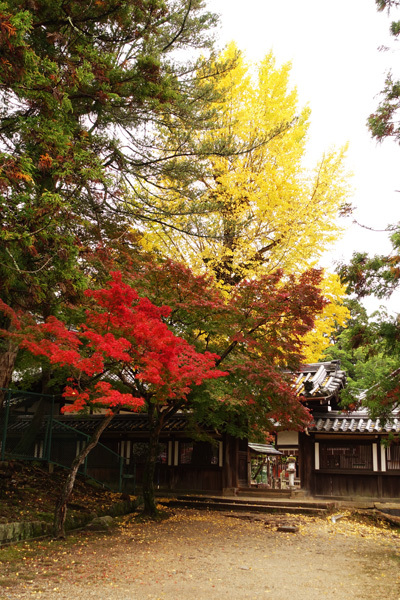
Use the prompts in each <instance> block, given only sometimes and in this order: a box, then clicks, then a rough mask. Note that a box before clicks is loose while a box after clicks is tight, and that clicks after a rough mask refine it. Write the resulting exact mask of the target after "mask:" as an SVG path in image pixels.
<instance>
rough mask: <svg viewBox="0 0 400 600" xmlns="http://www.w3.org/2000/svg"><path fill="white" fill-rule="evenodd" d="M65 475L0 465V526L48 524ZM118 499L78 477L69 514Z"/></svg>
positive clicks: (39, 468)
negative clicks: (34, 522) (24, 522)
mask: <svg viewBox="0 0 400 600" xmlns="http://www.w3.org/2000/svg"><path fill="white" fill-rule="evenodd" d="M66 476H67V471H66V470H65V469H61V468H56V469H55V470H54V472H53V473H49V472H48V471H47V470H46V469H45V468H43V467H42V466H41V465H40V464H34V463H30V464H26V463H23V462H18V461H13V462H8V463H3V464H2V465H1V466H0V507H1V509H0V523H12V522H18V521H25V520H31V521H34V520H39V521H48V522H52V521H53V513H54V507H55V505H56V501H57V498H58V496H59V494H60V491H61V488H62V485H63V483H64V481H65V478H66ZM120 496H121V495H120V494H114V493H112V492H108V491H106V490H104V489H102V488H101V487H100V486H95V485H92V484H90V483H87V482H86V481H85V480H84V479H83V478H80V477H78V478H77V480H76V484H75V487H74V491H73V499H72V502H71V504H70V505H69V510H70V514H71V513H73V512H75V513H80V514H92V513H96V512H104V511H106V510H107V507H109V506H111V505H112V504H113V503H114V502H115V501H116V500H117V499H118V498H120ZM0 598H1V595H0Z"/></svg>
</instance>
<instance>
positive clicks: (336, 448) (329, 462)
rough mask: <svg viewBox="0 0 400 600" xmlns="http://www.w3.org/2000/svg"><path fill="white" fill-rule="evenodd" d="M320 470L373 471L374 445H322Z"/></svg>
mask: <svg viewBox="0 0 400 600" xmlns="http://www.w3.org/2000/svg"><path fill="white" fill-rule="evenodd" d="M320 468H321V469H332V470H336V469H344V470H346V469H347V470H359V469H362V470H367V471H368V470H369V471H372V445H370V444H351V445H350V444H349V445H344V444H341V445H334V444H329V443H321V444H320Z"/></svg>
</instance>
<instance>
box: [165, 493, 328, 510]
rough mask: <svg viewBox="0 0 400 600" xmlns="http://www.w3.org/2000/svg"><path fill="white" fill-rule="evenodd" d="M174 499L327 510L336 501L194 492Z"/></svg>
mask: <svg viewBox="0 0 400 600" xmlns="http://www.w3.org/2000/svg"><path fill="white" fill-rule="evenodd" d="M172 499H173V500H179V501H194V502H206V503H213V504H234V505H242V504H243V505H246V506H248V505H249V504H251V505H254V506H277V507H279V506H294V507H296V506H297V507H299V508H302V507H303V508H318V509H325V510H332V509H333V508H334V507H335V506H336V503H335V502H332V501H329V500H296V499H294V500H293V499H291V500H288V499H287V498H274V499H272V498H257V500H256V501H254V502H253V501H252V500H251V499H249V498H238V497H237V496H235V497H226V496H225V497H224V496H200V495H198V496H196V495H193V494H190V496H189V495H181V496H175V497H174V498H172Z"/></svg>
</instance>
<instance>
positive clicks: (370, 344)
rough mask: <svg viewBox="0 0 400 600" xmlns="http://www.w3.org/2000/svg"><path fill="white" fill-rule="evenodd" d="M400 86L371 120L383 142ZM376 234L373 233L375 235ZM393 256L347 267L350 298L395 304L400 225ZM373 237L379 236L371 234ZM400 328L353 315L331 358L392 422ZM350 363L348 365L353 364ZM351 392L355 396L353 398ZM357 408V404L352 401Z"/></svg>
mask: <svg viewBox="0 0 400 600" xmlns="http://www.w3.org/2000/svg"><path fill="white" fill-rule="evenodd" d="M376 4H377V8H378V10H380V11H382V10H385V9H387V10H388V12H390V11H391V10H392V9H393V8H398V7H399V6H400V4H399V2H398V1H397V0H376ZM391 33H392V34H393V36H394V37H395V38H398V36H399V34H400V22H397V21H393V22H392V24H391ZM399 98H400V82H399V81H398V80H397V79H396V78H395V77H394V76H393V74H392V73H389V74H388V76H387V78H386V82H385V86H384V89H383V90H382V92H381V101H380V103H379V105H378V107H377V109H376V111H375V112H374V113H373V114H371V115H370V116H369V118H368V127H369V130H370V132H371V134H372V136H373V137H374V138H375V139H376V140H378V141H379V142H383V141H384V140H385V139H388V138H392V139H394V140H395V141H397V142H400V134H399V132H400V129H399ZM372 231H373V230H372ZM387 231H388V233H389V234H390V239H391V243H392V250H391V252H389V253H388V254H387V255H383V254H381V255H374V256H371V255H369V254H368V253H367V252H362V251H360V252H356V253H355V254H354V255H353V257H352V260H351V261H350V263H349V264H347V265H341V266H340V267H339V269H338V272H339V275H340V277H341V280H342V281H343V282H344V283H345V284H346V285H347V292H348V294H350V295H355V296H356V298H358V299H362V298H365V297H366V296H369V295H374V296H375V297H376V298H380V299H386V298H389V297H390V296H391V295H392V294H393V293H394V292H396V291H398V289H399V283H400V231H399V226H398V224H393V225H388V227H387ZM371 235H373V233H371ZM399 339H400V328H399V322H398V317H397V316H391V315H389V314H388V313H387V311H385V310H382V311H381V312H380V313H376V314H374V315H373V316H372V317H371V318H370V319H369V318H368V317H367V315H366V313H365V311H362V310H361V309H357V311H356V312H355V313H354V314H353V315H352V319H351V321H350V324H349V329H348V330H347V331H343V332H341V333H340V335H339V337H338V342H339V346H336V348H335V347H334V348H333V349H330V350H329V352H330V353H332V352H333V353H334V354H337V353H338V352H339V353H342V352H344V354H345V356H346V357H347V359H348V358H349V357H350V362H353V363H354V367H353V368H352V369H351V370H350V372H351V373H352V374H353V375H352V377H353V376H354V378H355V381H356V383H357V387H359V388H360V387H363V386H364V388H365V389H366V390H367V391H366V393H365V394H364V396H363V403H364V404H365V405H367V406H368V407H369V408H370V409H371V411H372V414H374V415H381V416H382V417H383V418H387V417H388V416H390V412H391V410H392V409H394V408H397V407H398V406H399V400H398V398H399V394H400V372H399V364H400V363H399V345H398V341H399ZM347 359H346V360H347ZM352 387H354V385H353V386H350V388H349V392H350V393H351V388H352ZM348 401H349V402H351V399H350V398H349V399H348Z"/></svg>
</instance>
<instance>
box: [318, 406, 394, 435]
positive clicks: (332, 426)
mask: <svg viewBox="0 0 400 600" xmlns="http://www.w3.org/2000/svg"><path fill="white" fill-rule="evenodd" d="M313 418H314V424H313V425H312V426H311V427H309V428H308V429H309V431H313V432H319V433H400V413H399V412H396V413H393V417H392V419H391V420H390V421H386V422H384V421H381V420H380V419H371V418H370V417H369V415H368V411H367V409H362V410H360V411H357V412H352V413H341V412H329V413H323V414H321V415H318V414H314V415H313Z"/></svg>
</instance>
